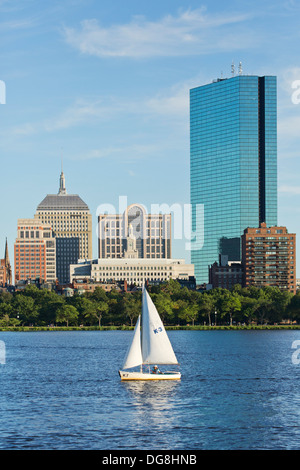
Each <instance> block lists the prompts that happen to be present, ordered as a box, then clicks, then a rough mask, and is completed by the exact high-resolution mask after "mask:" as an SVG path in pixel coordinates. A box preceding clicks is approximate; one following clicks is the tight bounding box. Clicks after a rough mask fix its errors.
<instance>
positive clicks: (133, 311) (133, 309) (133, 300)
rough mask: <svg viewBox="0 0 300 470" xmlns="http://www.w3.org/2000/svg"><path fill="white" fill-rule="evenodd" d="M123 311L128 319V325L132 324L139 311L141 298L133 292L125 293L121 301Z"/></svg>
mask: <svg viewBox="0 0 300 470" xmlns="http://www.w3.org/2000/svg"><path fill="white" fill-rule="evenodd" d="M122 307H123V313H124V315H125V317H128V318H129V319H130V326H132V325H133V322H135V321H136V320H137V318H138V316H139V315H140V313H141V299H140V298H138V297H137V296H135V295H134V294H133V293H126V294H125V295H124V297H123V302H122Z"/></svg>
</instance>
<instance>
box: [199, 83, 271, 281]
mask: <svg viewBox="0 0 300 470" xmlns="http://www.w3.org/2000/svg"><path fill="white" fill-rule="evenodd" d="M190 152H191V162H190V178H191V204H192V230H193V233H194V234H196V237H195V238H194V240H193V242H192V244H191V249H192V251H191V261H192V263H193V264H194V265H195V276H196V279H197V283H203V282H208V267H209V266H210V265H211V264H213V263H214V262H215V261H218V259H219V254H224V255H228V257H229V260H231V261H239V260H241V239H240V237H241V235H242V234H243V231H244V229H245V228H247V227H259V224H260V223H261V222H266V224H267V226H272V225H277V98H276V77H274V76H265V77H258V76H247V75H237V76H235V77H232V78H229V79H218V80H215V81H214V82H212V83H210V84H208V85H204V86H200V87H197V88H193V89H192V90H190ZM201 211H202V212H201ZM203 212H204V217H203V218H202V217H201V218H199V217H198V215H199V213H203Z"/></svg>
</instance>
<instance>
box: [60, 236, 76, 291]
mask: <svg viewBox="0 0 300 470" xmlns="http://www.w3.org/2000/svg"><path fill="white" fill-rule="evenodd" d="M79 258H80V253H79V237H66V238H56V277H57V279H59V283H60V284H68V283H69V282H70V265H71V264H76V263H77V261H78V260H79Z"/></svg>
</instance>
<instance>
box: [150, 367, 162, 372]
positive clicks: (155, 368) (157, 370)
mask: <svg viewBox="0 0 300 470" xmlns="http://www.w3.org/2000/svg"><path fill="white" fill-rule="evenodd" d="M151 372H152V374H161V371H160V370H159V368H158V367H157V366H154V367H153V369H152V371H151Z"/></svg>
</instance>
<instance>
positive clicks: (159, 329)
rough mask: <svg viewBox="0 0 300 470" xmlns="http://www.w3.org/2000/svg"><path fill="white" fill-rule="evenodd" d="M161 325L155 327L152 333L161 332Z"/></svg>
mask: <svg viewBox="0 0 300 470" xmlns="http://www.w3.org/2000/svg"><path fill="white" fill-rule="evenodd" d="M162 330H163V329H162V327H161V326H160V327H159V328H155V329H154V330H153V331H154V334H158V333H161V332H162Z"/></svg>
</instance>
